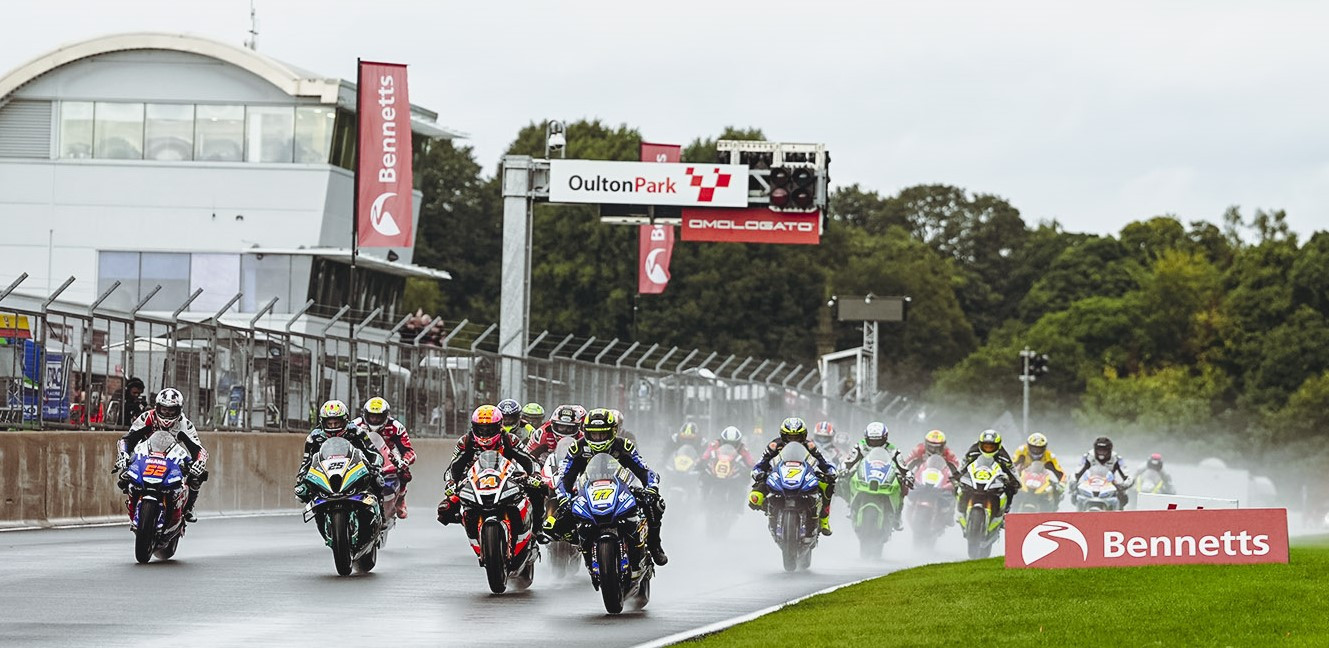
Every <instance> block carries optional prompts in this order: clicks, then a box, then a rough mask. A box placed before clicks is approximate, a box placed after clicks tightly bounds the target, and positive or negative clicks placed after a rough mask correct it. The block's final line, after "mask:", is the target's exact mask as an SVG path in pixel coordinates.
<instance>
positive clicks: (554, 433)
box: [526, 405, 586, 463]
mask: <svg viewBox="0 0 1329 648" xmlns="http://www.w3.org/2000/svg"><path fill="white" fill-rule="evenodd" d="M584 418H586V408H584V407H582V406H581V405H559V406H558V407H557V408H555V409H554V415H553V416H552V417H550V418H549V420H548V421H546V422H545V424H544V425H542V426H540V429H538V430H536V431H535V434H533V435H532V436H531V438H530V440H529V441H527V442H526V454H528V455H531V458H532V459H534V460H535V461H536V463H540V462H543V461H544V460H545V457H548V456H549V453H551V452H553V451H554V450H555V449H557V448H558V442H559V440H560V439H563V438H564V437H571V438H574V439H580V438H582V436H583V435H582V431H581V421H582V419H584Z"/></svg>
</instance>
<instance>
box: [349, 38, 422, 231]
mask: <svg viewBox="0 0 1329 648" xmlns="http://www.w3.org/2000/svg"><path fill="white" fill-rule="evenodd" d="M356 112H357V114H358V116H359V132H360V138H359V142H358V145H359V149H358V151H359V157H360V163H359V165H358V168H357V169H356V172H355V182H356V205H355V215H356V219H357V223H356V228H357V232H358V236H357V239H358V244H359V245H360V246H362V247H396V248H409V247H411V246H412V245H414V241H413V237H412V231H411V214H412V211H411V210H412V206H411V187H412V185H411V102H410V99H409V98H408V95H407V92H406V66H405V65H399V64H396V63H371V62H369V61H361V62H360V73H359V96H358V98H357V100H356Z"/></svg>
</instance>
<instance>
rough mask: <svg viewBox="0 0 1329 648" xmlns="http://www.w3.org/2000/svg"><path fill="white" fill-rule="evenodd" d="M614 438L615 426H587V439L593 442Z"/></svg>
mask: <svg viewBox="0 0 1329 648" xmlns="http://www.w3.org/2000/svg"><path fill="white" fill-rule="evenodd" d="M612 438H614V428H612V427H591V428H586V440H587V441H590V442H592V443H604V442H605V441H608V440H610V439H612Z"/></svg>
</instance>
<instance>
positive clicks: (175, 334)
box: [166, 288, 314, 385]
mask: <svg viewBox="0 0 1329 648" xmlns="http://www.w3.org/2000/svg"><path fill="white" fill-rule="evenodd" d="M202 294H203V289H202V288H195V289H194V292H193V293H191V294H190V295H189V298H187V299H185V301H184V303H182V304H180V307H179V308H177V309H175V311H173V312H172V313H171V341H170V345H171V346H170V350H169V351H168V353H170V362H167V363H166V365H167V366H168V367H170V368H171V384H172V385H175V384H178V383H179V381H180V380H179V376H178V375H176V363H175V354H176V352H177V351H178V350H179V348H180V344H179V338H180V313H183V312H185V309H186V308H189V305H190V304H192V303H194V300H195V299H198V296H199V295H202ZM309 301H310V303H313V301H314V300H312V299H311V300H309ZM191 380H192V378H191Z"/></svg>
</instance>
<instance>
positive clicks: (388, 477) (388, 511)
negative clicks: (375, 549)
mask: <svg viewBox="0 0 1329 648" xmlns="http://www.w3.org/2000/svg"><path fill="white" fill-rule="evenodd" d="M369 440H370V441H372V442H373V444H374V449H376V450H378V453H379V454H380V455H382V456H383V492H382V493H380V494H381V495H382V500H381V501H380V502H379V504H380V505H381V506H382V508H383V529H382V531H381V532H380V533H379V535H380V536H382V537H381V538H380V542H379V548H382V547H384V546H386V545H387V543H388V531H391V530H392V529H393V528H394V527H396V526H397V506H398V505H399V504H400V502H401V498H402V497H404V496H405V494H406V481H405V480H403V479H402V478H401V477H402V476H401V474H400V473H402V472H405V471H404V470H399V469H398V467H399V466H401V467H404V466H405V465H406V464H405V463H403V462H402V459H401V453H400V452H398V451H397V449H396V448H394V447H392V445H391V444H389V443H388V442H387V441H386V440H384V438H383V436H382V435H380V434H379V433H377V432H374V431H372V430H371V431H369Z"/></svg>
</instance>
